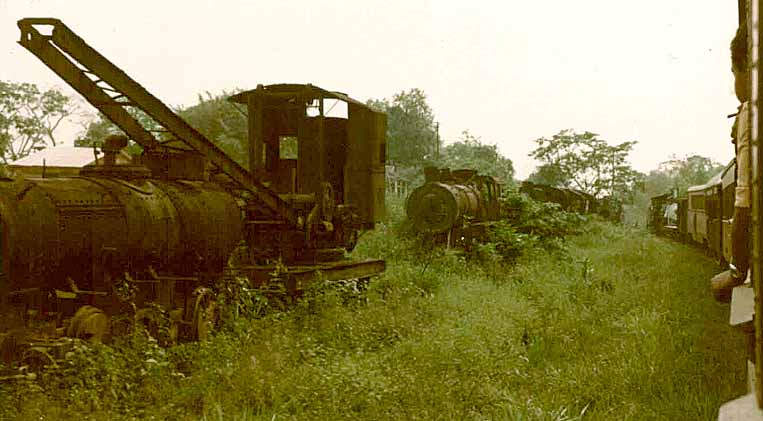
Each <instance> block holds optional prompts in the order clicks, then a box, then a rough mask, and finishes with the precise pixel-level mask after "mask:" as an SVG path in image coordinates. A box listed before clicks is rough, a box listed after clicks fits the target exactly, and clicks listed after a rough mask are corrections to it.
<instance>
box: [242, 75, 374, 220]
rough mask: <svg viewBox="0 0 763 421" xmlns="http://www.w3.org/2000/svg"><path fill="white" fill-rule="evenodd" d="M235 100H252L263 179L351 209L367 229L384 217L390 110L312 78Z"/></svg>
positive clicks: (252, 145)
mask: <svg viewBox="0 0 763 421" xmlns="http://www.w3.org/2000/svg"><path fill="white" fill-rule="evenodd" d="M229 100H230V101H232V102H236V103H240V104H244V105H246V107H247V115H248V120H249V169H250V171H251V172H252V173H253V174H254V176H255V177H256V178H258V179H259V180H261V181H262V182H263V184H265V185H268V186H269V187H270V188H272V189H274V190H275V191H276V192H278V193H279V194H280V195H281V197H282V198H284V199H285V200H286V201H287V202H289V203H293V204H297V205H299V204H300V203H304V205H303V206H304V207H305V209H306V210H309V208H310V207H312V206H313V205H314V204H315V203H317V202H318V201H320V200H324V201H329V202H330V203H329V204H328V205H329V206H330V207H338V206H343V207H347V208H352V212H353V213H354V214H355V215H356V216H357V218H358V223H359V224H358V225H359V228H362V229H370V228H373V226H374V224H375V222H378V221H380V220H381V219H382V218H383V217H384V189H385V187H384V162H385V155H386V142H385V139H386V116H385V114H383V113H379V112H376V111H374V110H372V109H371V108H369V107H367V106H366V105H365V104H363V103H361V102H359V101H356V100H354V99H352V98H350V97H349V96H347V95H345V94H342V93H339V92H331V91H327V90H324V89H321V88H319V87H316V86H312V85H309V84H307V85H301V84H277V85H268V86H263V85H259V86H258V87H257V88H256V89H253V90H250V91H245V92H241V93H239V94H237V95H234V96H232V97H230V98H229ZM335 110H336V111H339V112H338V113H336V112H335V113H333V114H332V111H335ZM337 114H338V115H337ZM328 186H330V187H328ZM322 196H323V197H322Z"/></svg>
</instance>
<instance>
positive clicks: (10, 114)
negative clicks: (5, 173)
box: [0, 81, 78, 163]
mask: <svg viewBox="0 0 763 421" xmlns="http://www.w3.org/2000/svg"><path fill="white" fill-rule="evenodd" d="M77 110H78V106H77V103H76V102H75V101H74V100H73V99H72V98H70V97H68V96H66V95H64V94H63V93H61V92H59V91H57V90H55V89H48V90H47V91H41V90H40V89H39V88H38V87H37V86H36V85H34V84H31V83H15V82H4V81H0V153H1V154H2V160H3V162H4V163H8V162H9V161H15V160H17V159H20V158H23V157H25V156H27V155H29V154H30V153H31V152H32V151H33V150H36V149H42V148H45V147H47V146H56V145H57V144H58V143H59V142H58V141H57V140H56V137H55V131H56V129H57V128H58V127H59V126H60V124H61V123H62V122H63V121H64V120H66V119H67V118H68V117H70V116H72V115H74V114H75V113H76V112H77Z"/></svg>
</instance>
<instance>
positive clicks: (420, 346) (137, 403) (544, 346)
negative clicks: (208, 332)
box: [0, 209, 745, 420]
mask: <svg viewBox="0 0 763 421" xmlns="http://www.w3.org/2000/svg"><path fill="white" fill-rule="evenodd" d="M392 211H393V214H395V213H399V209H392ZM399 230H400V226H399V224H391V225H387V226H382V227H380V228H379V229H378V230H377V231H376V232H374V233H369V234H367V235H366V236H365V237H364V238H363V240H362V244H361V245H360V246H359V249H358V250H357V251H356V253H357V254H358V255H370V256H379V255H381V256H383V257H384V258H385V259H386V260H387V264H388V269H387V272H386V273H385V274H384V275H383V276H382V277H381V278H380V279H376V280H374V281H373V282H372V284H371V285H370V288H369V290H368V291H366V292H364V293H357V292H355V290H354V289H353V288H352V286H351V285H350V286H343V287H327V286H317V287H316V288H315V290H313V291H310V293H309V294H308V297H307V298H306V299H305V300H302V301H301V302H299V303H298V304H297V305H295V306H294V307H293V308H292V309H290V311H289V312H288V313H272V314H269V315H267V316H265V317H263V318H260V319H257V320H251V321H242V322H240V323H238V324H237V325H235V326H232V327H230V328H229V329H227V330H225V331H223V332H221V333H220V334H218V335H217V336H216V337H214V338H213V339H212V340H210V341H209V342H207V343H204V344H202V345H196V344H189V345H184V346H181V347H177V348H173V349H171V350H169V351H167V352H165V353H164V354H161V351H160V350H157V349H156V348H151V347H150V346H149V347H148V349H150V350H152V351H151V352H153V354H151V355H150V356H151V358H152V359H154V360H155V361H157V363H151V364H148V365H147V364H146V363H145V359H146V358H143V360H141V356H140V355H138V356H131V355H132V354H129V355H127V354H126V353H125V354H124V355H127V356H124V357H123V358H126V359H132V360H131V361H133V360H135V361H143V362H142V363H141V365H140V367H133V368H132V370H133V371H132V374H131V375H130V376H128V375H127V374H125V373H126V372H128V369H127V368H125V367H122V366H121V365H120V364H117V363H116V362H114V360H113V359H112V360H109V359H104V358H103V357H97V358H96V357H94V356H89V357H87V358H84V360H83V364H85V363H87V362H88V361H96V360H97V361H99V362H97V363H95V373H91V375H90V376H89V377H87V378H86V379H85V380H84V381H80V380H79V378H78V377H77V376H76V375H74V374H72V375H71V376H70V377H68V378H66V379H65V382H64V383H63V385H64V386H65V388H63V389H59V388H53V387H51V386H45V385H44V386H43V388H42V389H43V390H41V391H39V392H36V393H30V394H27V395H20V390H21V389H17V390H15V392H14V393H13V394H7V397H6V398H2V397H0V404H2V405H4V406H6V408H4V409H5V411H0V417H2V415H7V414H10V413H13V414H15V415H17V416H18V417H20V418H26V417H28V416H38V415H43V416H47V417H52V418H59V417H60V418H70V417H81V416H82V415H83V414H88V415H89V416H91V417H94V418H99V419H111V418H115V417H124V418H130V417H137V418H146V417H156V418H158V419H162V418H170V419H177V418H181V419H183V418H185V419H198V418H201V419H206V420H223V419H225V420H228V419H239V420H272V419H305V420H316V419H327V420H328V419H330V420H337V419H353V420H357V419H373V420H377V419H378V420H383V419H390V420H396V419H421V420H430V419H459V420H460V419H510V420H575V419H584V420H613V419H618V420H621V419H622V420H628V419H630V420H649V419H663V420H684V419H686V420H703V419H705V420H710V419H715V418H716V416H717V410H718V407H719V406H720V404H721V403H723V402H725V401H727V400H730V399H732V398H734V397H736V396H739V395H741V394H742V393H744V391H745V389H744V388H745V383H744V382H745V362H744V355H743V349H744V346H743V338H742V337H741V335H739V334H737V333H736V332H734V331H733V330H732V329H731V328H730V327H729V326H728V325H727V323H726V320H727V317H728V307H727V306H724V305H720V304H716V303H715V302H714V301H713V300H712V298H711V296H710V293H709V291H708V288H707V286H708V281H709V279H710V277H711V276H712V275H713V274H714V272H715V271H716V270H717V268H715V267H714V265H713V264H712V262H711V261H710V260H709V259H707V258H706V257H704V256H703V255H702V254H701V253H700V252H698V251H697V250H694V249H692V248H689V247H686V246H683V245H681V244H677V243H673V242H670V241H666V240H662V239H659V238H655V237H653V236H651V235H649V234H647V233H645V232H643V231H638V230H633V229H628V228H623V227H616V226H612V225H608V224H604V223H598V222H593V223H590V224H589V225H587V227H586V229H585V232H584V233H582V234H581V235H578V236H576V237H574V238H571V239H570V240H569V241H568V243H567V246H566V248H565V249H563V250H556V251H553V252H546V251H543V250H530V251H528V252H527V253H525V255H524V256H522V257H520V258H519V260H518V261H517V262H516V264H515V265H514V266H513V267H511V268H509V267H505V266H502V265H500V264H498V263H493V264H485V263H484V262H483V263H482V264H479V263H476V262H471V261H467V260H465V258H464V257H462V256H459V255H458V254H457V253H453V252H447V251H443V250H422V249H419V248H416V247H415V246H414V245H413V244H412V241H409V240H402V239H400V238H398V232H399ZM141 346H143V348H140V347H139V348H138V349H147V348H145V345H141ZM128 348H129V347H128ZM129 349H132V348H129ZM99 352H100V353H96V355H103V354H104V353H105V354H108V355H110V354H109V353H118V352H120V351H114V350H112V351H108V350H101V351H99ZM87 355H90V354H87ZM118 355H123V354H121V353H120V354H118ZM103 361H106V362H105V363H104V362H103ZM164 363H166V364H165V365H163V364H164ZM99 364H101V366H99ZM115 367H116V368H115ZM140 369H143V370H144V371H146V374H141V373H140ZM99 370H100V372H102V373H105V374H109V373H111V374H110V375H113V376H116V377H115V378H117V379H122V378H124V379H128V380H129V382H131V383H132V384H130V385H129V387H128V388H129V389H130V390H127V391H126V390H125V385H120V384H118V382H117V383H114V382H109V381H107V380H108V379H107V377H108V376H105V375H100V376H99V375H98V374H97V372H98V371H99ZM152 370H153V371H152ZM181 373H182V374H181ZM104 385H107V386H108V387H106V388H104ZM109 387H111V388H112V389H113V390H111V393H107V392H109V390H110V389H109ZM94 388H97V392H98V393H95V394H91V395H88V394H87V393H85V392H87V391H89V390H90V391H92V390H93V389H94ZM24 390H26V389H24ZM0 392H2V391H0ZM11 395H15V396H14V397H11ZM19 395H20V396H19ZM75 398H76V399H75Z"/></svg>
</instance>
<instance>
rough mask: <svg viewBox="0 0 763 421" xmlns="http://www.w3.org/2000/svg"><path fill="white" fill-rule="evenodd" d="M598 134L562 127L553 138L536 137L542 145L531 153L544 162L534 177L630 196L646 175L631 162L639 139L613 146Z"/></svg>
mask: <svg viewBox="0 0 763 421" xmlns="http://www.w3.org/2000/svg"><path fill="white" fill-rule="evenodd" d="M598 136H599V135H597V134H596V133H591V132H584V133H576V132H574V131H572V130H562V131H560V132H559V133H557V134H555V135H554V136H553V137H551V138H550V139H548V138H545V137H541V138H539V139H536V140H535V142H536V143H537V144H538V146H537V147H536V148H535V149H534V150H533V151H532V152H531V153H530V156H531V157H533V158H535V159H537V160H539V161H540V162H541V163H542V165H541V167H540V169H539V172H538V173H537V174H533V175H531V176H530V180H531V181H532V180H538V181H544V182H554V183H555V184H550V185H552V186H554V187H566V188H572V189H577V190H581V191H584V192H586V193H589V194H591V195H593V196H594V197H597V198H598V197H602V196H604V195H607V196H615V197H618V198H630V197H631V195H632V192H633V190H634V188H635V187H636V186H637V185H638V183H639V181H640V180H641V178H642V177H643V175H642V174H640V173H639V172H637V171H635V170H633V168H631V166H630V165H629V164H628V163H627V159H628V155H629V154H630V152H631V150H632V149H633V146H634V145H635V144H636V142H635V141H631V142H623V143H620V144H619V145H614V146H610V145H609V144H608V143H607V142H606V141H605V140H602V139H599V137H598ZM559 183H561V185H559Z"/></svg>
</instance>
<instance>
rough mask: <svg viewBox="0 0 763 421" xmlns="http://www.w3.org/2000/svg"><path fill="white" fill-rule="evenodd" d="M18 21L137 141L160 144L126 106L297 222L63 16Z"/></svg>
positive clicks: (54, 66) (65, 75) (39, 49)
mask: <svg viewBox="0 0 763 421" xmlns="http://www.w3.org/2000/svg"><path fill="white" fill-rule="evenodd" d="M18 26H19V29H20V30H21V39H20V41H19V43H20V44H21V45H22V46H23V47H25V48H26V49H27V50H29V51H30V52H31V53H33V54H34V55H35V56H37V57H38V58H39V59H40V60H41V61H42V62H43V63H45V65H47V66H48V67H49V68H50V69H51V70H53V71H54V72H55V73H56V74H58V75H59V76H60V77H61V78H62V79H63V80H64V81H65V82H66V83H67V84H69V85H70V86H71V87H72V88H74V90H76V91H77V92H79V93H80V94H81V95H82V96H83V97H84V98H85V99H86V100H87V101H88V102H89V103H90V104H92V105H93V106H94V107H96V108H97V109H98V110H100V111H101V112H103V114H104V115H106V117H108V118H109V120H111V121H112V122H113V123H114V124H116V125H117V126H118V127H119V128H120V129H122V130H123V131H124V132H125V133H126V134H127V135H128V136H130V138H132V139H133V140H134V141H135V142H137V143H138V144H140V145H141V146H142V147H144V148H146V149H153V148H156V147H157V146H158V145H159V141H158V139H157V138H156V137H155V136H154V134H153V133H152V131H149V130H147V129H146V128H145V127H143V125H142V124H140V123H139V122H138V121H137V120H136V119H135V118H134V117H133V116H132V115H131V114H130V113H129V112H128V111H127V107H134V108H137V109H139V110H141V111H143V112H144V113H146V114H147V115H148V116H149V117H151V118H152V119H154V120H155V121H156V122H157V123H158V124H159V125H160V126H162V129H163V130H165V131H167V132H168V133H171V134H172V135H173V136H174V137H175V138H176V139H178V140H180V141H182V142H183V143H185V144H186V145H187V146H189V147H190V148H191V149H193V150H195V151H197V152H199V153H201V154H202V155H203V156H205V157H206V158H207V159H209V160H210V162H211V163H212V164H213V165H215V166H216V167H217V168H218V169H219V170H220V171H222V172H223V173H225V174H226V175H228V176H229V177H230V178H231V179H233V180H234V181H235V182H236V183H237V184H238V185H239V186H241V187H242V188H243V189H245V190H248V191H249V192H251V193H252V194H253V195H254V196H255V197H256V198H257V199H259V200H260V201H261V202H262V203H263V204H264V205H266V206H267V207H268V208H269V209H270V210H272V211H273V212H274V213H275V214H276V215H278V216H279V218H281V219H283V220H284V221H286V222H288V223H290V224H291V225H292V226H296V224H297V217H296V215H295V213H294V212H293V210H292V209H291V208H290V207H289V206H288V204H287V203H286V202H285V201H284V200H282V199H281V198H280V197H279V196H278V194H277V193H276V192H274V191H273V190H271V189H270V188H268V187H266V186H265V185H263V184H262V183H261V182H259V181H258V180H257V179H255V178H254V177H253V176H252V174H251V173H250V172H249V171H248V170H246V169H244V168H243V167H241V166H240V165H239V164H238V163H237V162H236V161H234V160H233V159H231V158H230V157H229V156H227V155H226V154H225V153H224V152H223V151H222V150H221V149H220V148H218V147H217V146H216V145H215V144H214V143H212V142H211V141H210V140H209V139H207V138H206V137H205V136H204V135H202V134H201V133H199V132H198V131H197V130H195V129H194V128H193V127H191V126H190V125H189V124H188V123H186V122H185V120H183V119H182V118H180V117H179V116H178V115H177V114H175V113H174V112H173V111H172V110H171V109H170V108H169V107H167V106H166V105H165V104H164V103H163V102H161V101H160V100H159V99H157V98H156V97H155V96H153V95H152V94H151V93H149V92H148V91H147V90H146V89H145V88H143V87H142V86H141V85H140V84H138V83H137V82H135V81H134V80H133V79H132V78H130V77H129V76H128V75H127V74H126V73H124V72H123V71H122V70H121V69H120V68H118V67H117V66H115V65H114V64H113V63H111V62H110V61H109V60H107V59H106V58H105V57H103V56H102V55H101V54H100V53H98V52H97V51H96V50H95V49H93V48H92V47H90V46H89V45H88V44H87V43H86V42H85V41H84V40H83V39H82V38H80V37H79V36H78V35H77V34H75V33H74V32H73V31H72V30H71V29H69V28H68V27H67V26H66V25H64V24H63V23H62V22H61V21H60V20H58V19H53V18H26V19H21V20H19V21H18ZM37 26H50V27H52V32H51V34H50V35H43V34H42V33H41V32H40V31H39V30H38V29H37Z"/></svg>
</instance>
